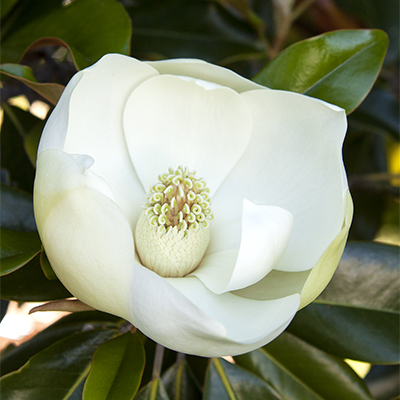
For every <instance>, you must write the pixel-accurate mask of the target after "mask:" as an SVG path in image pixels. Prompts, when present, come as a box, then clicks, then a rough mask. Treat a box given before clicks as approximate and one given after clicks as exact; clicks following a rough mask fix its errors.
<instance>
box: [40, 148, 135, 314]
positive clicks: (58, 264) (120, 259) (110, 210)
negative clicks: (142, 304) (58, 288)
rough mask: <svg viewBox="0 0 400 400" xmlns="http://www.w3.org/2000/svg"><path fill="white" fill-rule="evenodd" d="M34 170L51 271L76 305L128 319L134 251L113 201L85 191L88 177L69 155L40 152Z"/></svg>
mask: <svg viewBox="0 0 400 400" xmlns="http://www.w3.org/2000/svg"><path fill="white" fill-rule="evenodd" d="M37 168H38V169H37V175H36V180H35V193H34V205H35V218H36V222H37V226H38V230H39V233H40V237H41V239H42V242H43V245H44V248H45V250H46V254H47V256H48V258H49V260H50V263H51V265H52V267H53V269H54V272H55V273H56V275H57V276H58V277H59V279H60V280H61V281H62V283H63V284H64V285H65V286H66V287H67V289H68V290H69V291H70V292H71V293H72V294H73V295H74V296H76V297H77V298H78V299H79V300H81V301H83V302H84V303H86V304H88V305H90V306H92V307H94V308H97V309H99V310H101V311H105V312H109V313H112V314H115V315H119V316H121V317H123V318H130V307H129V304H130V291H131V288H130V282H131V279H132V278H131V277H132V265H133V263H134V257H135V248H134V243H133V238H132V231H131V228H130V226H129V224H128V221H127V220H126V218H125V217H124V215H123V214H122V212H121V210H120V209H119V207H118V206H117V205H116V204H115V203H114V202H113V201H112V200H110V199H109V198H108V197H107V196H105V195H103V194H102V193H100V192H98V191H97V190H94V189H92V188H90V187H88V186H87V180H88V179H89V180H90V179H91V177H89V178H87V177H86V176H85V174H84V171H82V168H81V166H80V165H79V164H78V163H77V161H76V160H75V159H74V158H73V157H72V156H70V155H68V154H66V153H63V152H61V151H58V150H48V151H45V152H42V153H41V154H40V155H39V157H38V164H37ZM90 185H91V183H89V186H90Z"/></svg>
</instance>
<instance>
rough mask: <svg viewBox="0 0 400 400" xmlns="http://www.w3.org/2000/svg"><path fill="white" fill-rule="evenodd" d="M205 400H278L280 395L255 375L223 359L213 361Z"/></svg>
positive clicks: (207, 380) (207, 379) (206, 385)
mask: <svg viewBox="0 0 400 400" xmlns="http://www.w3.org/2000/svg"><path fill="white" fill-rule="evenodd" d="M203 398H204V400H248V399H252V400H277V399H279V397H278V393H277V392H276V391H275V390H274V389H273V388H272V386H270V385H269V384H267V383H266V382H265V381H263V380H262V379H260V378H259V377H258V376H256V375H255V374H253V373H251V372H249V371H247V370H245V369H244V368H242V367H239V366H237V365H235V364H231V363H229V362H227V361H225V360H223V359H216V358H215V359H213V360H212V362H211V364H210V367H209V369H208V373H207V377H206V383H205V386H204V397H203Z"/></svg>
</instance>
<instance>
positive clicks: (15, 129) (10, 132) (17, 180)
mask: <svg viewBox="0 0 400 400" xmlns="http://www.w3.org/2000/svg"><path fill="white" fill-rule="evenodd" d="M2 107H3V109H4V120H3V124H2V127H1V137H0V139H1V146H0V150H1V166H2V169H3V171H4V172H6V173H7V175H6V176H7V179H6V181H4V180H3V182H4V183H7V184H8V185H10V186H14V187H18V188H19V189H21V190H24V191H26V192H28V193H32V191H33V180H34V177H35V170H34V168H33V166H32V164H31V162H30V161H29V158H28V156H27V154H26V152H25V147H24V141H25V138H26V136H27V135H28V133H29V132H30V131H31V130H32V129H34V128H35V127H36V126H38V127H39V126H43V121H42V120H41V119H39V118H36V117H34V116H33V115H32V114H31V113H29V112H26V111H23V110H21V109H20V108H18V107H13V106H10V105H9V104H8V103H3V104H2Z"/></svg>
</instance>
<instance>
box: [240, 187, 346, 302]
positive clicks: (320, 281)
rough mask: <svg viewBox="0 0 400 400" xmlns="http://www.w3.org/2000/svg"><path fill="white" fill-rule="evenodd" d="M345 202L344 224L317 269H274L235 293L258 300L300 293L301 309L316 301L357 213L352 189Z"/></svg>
mask: <svg viewBox="0 0 400 400" xmlns="http://www.w3.org/2000/svg"><path fill="white" fill-rule="evenodd" d="M345 203H346V206H345V216H344V220H343V227H342V229H341V231H340V232H339V234H338V235H337V236H336V237H335V239H334V240H333V241H332V243H331V244H330V245H329V246H328V247H327V249H326V250H325V251H324V253H323V254H322V256H321V257H320V258H319V260H318V262H317V264H316V265H315V267H314V268H313V269H311V270H308V271H301V272H286V271H276V270H274V271H271V272H270V273H269V274H268V275H267V276H266V277H265V278H264V279H262V280H261V281H259V282H257V283H256V284H254V285H252V286H249V287H247V288H244V289H241V290H237V291H235V292H234V293H235V294H236V295H238V296H242V297H245V298H248V299H254V300H273V299H279V298H282V297H285V296H290V295H292V294H293V293H300V297H301V303H300V307H301V308H302V307H305V306H306V305H307V304H309V303H311V302H312V301H313V300H315V299H316V298H317V296H318V295H319V294H320V293H321V292H322V291H323V290H324V289H325V287H326V286H327V285H328V283H329V281H330V280H331V278H332V276H333V273H334V272H335V270H336V267H337V266H338V264H339V261H340V257H341V256H342V253H343V250H344V246H345V244H346V239H347V234H348V232H349V229H350V225H351V219H352V216H353V203H352V200H351V196H350V192H349V191H347V192H346V195H345Z"/></svg>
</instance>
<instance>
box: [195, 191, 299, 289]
mask: <svg viewBox="0 0 400 400" xmlns="http://www.w3.org/2000/svg"><path fill="white" fill-rule="evenodd" d="M292 227H293V215H292V214H291V213H289V212H288V211H286V210H284V209H282V208H279V207H271V206H266V205H263V204H255V203H253V202H251V201H250V200H247V199H246V198H244V199H243V212H242V235H241V242H240V249H239V251H237V250H226V251H223V252H218V253H214V254H210V255H208V256H206V257H204V259H203V260H202V262H201V263H200V265H199V267H198V268H197V269H196V271H195V272H193V273H192V275H194V276H197V277H198V278H199V279H200V280H201V281H202V282H203V283H204V284H205V285H206V286H207V287H208V288H209V289H210V290H211V291H213V292H214V293H218V294H219V293H224V292H228V291H232V290H237V289H242V288H244V287H246V286H249V285H252V284H254V283H256V282H258V281H259V280H260V279H262V278H264V276H265V275H267V274H268V273H269V272H270V271H271V270H272V269H273V268H274V267H275V265H276V264H277V263H278V262H279V260H280V259H281V258H282V256H283V254H284V252H285V250H286V248H287V246H288V244H289V240H290V236H291V233H292Z"/></svg>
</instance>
